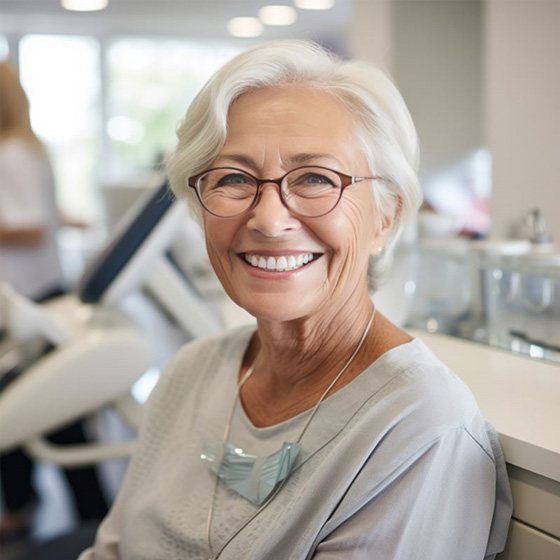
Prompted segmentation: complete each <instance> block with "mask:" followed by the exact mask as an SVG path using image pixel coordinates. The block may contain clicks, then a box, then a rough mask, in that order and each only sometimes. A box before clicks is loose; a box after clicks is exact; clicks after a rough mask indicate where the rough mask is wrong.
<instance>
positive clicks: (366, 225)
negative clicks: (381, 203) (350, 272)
mask: <svg viewBox="0 0 560 560" xmlns="http://www.w3.org/2000/svg"><path fill="white" fill-rule="evenodd" d="M342 210H343V212H342V213H340V214H338V215H337V216H336V221H335V223H333V232H337V234H338V235H337V236H338V238H339V239H340V243H339V245H338V250H339V251H340V252H341V253H342V255H341V256H342V257H344V260H347V261H348V264H349V265H354V266H360V265H365V264H367V262H368V260H369V255H370V254H371V253H372V250H373V248H374V247H375V246H376V245H377V244H378V243H379V236H380V234H381V220H380V217H379V215H378V214H377V212H376V210H375V204H374V202H373V200H372V199H371V198H365V197H359V198H358V197H356V198H349V199H348V200H347V201H346V204H345V206H344V207H343V208H342Z"/></svg>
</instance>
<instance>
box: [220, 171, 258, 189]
mask: <svg viewBox="0 0 560 560" xmlns="http://www.w3.org/2000/svg"><path fill="white" fill-rule="evenodd" d="M250 183H253V181H252V180H251V178H250V177H248V176H247V175H245V174H244V173H228V174H227V175H222V176H221V177H218V178H217V180H216V182H215V185H214V186H216V187H228V186H238V185H247V184H250Z"/></svg>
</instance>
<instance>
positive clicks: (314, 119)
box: [204, 86, 388, 321]
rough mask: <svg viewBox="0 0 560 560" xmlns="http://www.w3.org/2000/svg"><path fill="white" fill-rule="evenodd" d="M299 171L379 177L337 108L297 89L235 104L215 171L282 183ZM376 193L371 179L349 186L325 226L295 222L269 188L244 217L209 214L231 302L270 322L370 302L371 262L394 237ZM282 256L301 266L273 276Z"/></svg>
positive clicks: (318, 221) (258, 94)
mask: <svg viewBox="0 0 560 560" xmlns="http://www.w3.org/2000/svg"><path fill="white" fill-rule="evenodd" d="M302 165H319V166H324V167H329V168H331V169H334V170H336V171H341V172H343V173H346V174H348V175H354V176H369V175H371V174H372V173H371V170H370V169H368V165H367V162H366V160H365V157H364V156H363V155H362V151H361V149H360V147H359V145H358V141H357V139H356V135H355V133H354V125H353V123H352V120H351V115H350V114H349V112H348V111H347V110H346V108H345V107H344V106H343V105H342V104H341V103H340V102H339V101H338V100H336V99H335V98H334V97H332V96H330V95H329V94H327V93H323V92H319V91H316V90H313V89H311V88H305V87H295V86H294V87H282V88H269V89H262V90H258V91H255V92H251V93H247V94H244V95H242V96H241V97H240V98H239V99H237V100H236V101H235V102H234V104H233V105H232V107H231V109H230V112H229V117H228V136H227V139H226V143H225V145H224V147H223V149H222V151H221V152H220V154H219V155H218V157H217V158H216V160H215V161H214V162H213V164H212V167H220V166H225V167H227V166H230V167H231V166H232V167H236V168H241V169H243V170H246V171H248V172H249V173H251V174H253V175H255V176H256V177H260V178H277V177H280V176H282V175H284V174H285V173H286V172H288V171H290V170H291V169H294V168H296V167H298V166H302ZM372 188H375V184H373V185H372V181H371V180H367V181H363V182H359V183H356V184H354V185H351V186H349V187H347V188H346V189H345V190H344V192H343V195H342V198H341V200H340V202H339V203H338V206H336V208H335V209H334V210H333V211H332V212H330V213H329V214H327V215H325V216H322V217H319V218H301V217H297V216H295V215H293V214H292V213H291V212H290V211H289V210H288V209H287V208H286V207H285V206H284V205H283V204H282V202H281V200H280V196H279V193H278V189H277V187H276V185H274V184H271V183H267V184H265V185H263V187H262V191H261V192H262V195H261V198H260V200H259V202H258V204H257V206H256V207H254V208H253V209H252V210H250V211H249V212H248V213H246V214H244V215H241V216H236V217H234V218H218V217H216V216H213V215H211V214H209V213H207V212H205V213H204V230H205V235H206V245H207V248H208V254H209V256H210V260H211V262H212V265H213V267H214V269H215V271H216V273H217V275H218V277H219V279H220V281H221V283H222V284H223V286H224V288H225V290H226V292H227V293H228V295H229V296H230V297H231V298H232V299H233V300H234V301H235V302H236V303H237V304H238V305H240V306H241V307H243V308H244V309H246V310H247V311H248V312H249V313H251V314H252V315H254V316H255V317H257V318H258V319H267V320H273V321H288V320H293V319H299V318H305V317H310V316H312V315H314V314H316V313H320V312H321V310H325V309H327V308H328V309H330V312H331V313H332V312H336V310H338V309H342V306H344V305H345V304H351V303H352V302H354V303H361V302H360V299H359V298H364V297H367V263H368V257H369V255H370V253H375V252H377V251H378V249H379V248H380V247H381V246H382V245H383V242H384V237H385V235H386V233H387V229H388V227H383V224H382V220H381V217H380V215H379V212H378V210H377V208H376V205H375V203H374V199H373V195H372V191H371V189H372ZM310 256H312V260H310V262H307V264H304V262H305V261H307V259H308V258H309V257H310ZM271 257H272V259H271ZM281 257H284V259H286V260H285V262H286V263H288V264H289V265H294V263H295V266H296V268H294V269H291V270H284V271H281V272H277V271H276V270H270V268H271V267H272V268H273V267H274V265H275V264H278V265H279V264H280V263H279V262H278V259H280V258H281ZM275 260H276V261H275ZM248 261H250V262H248ZM280 262H282V263H284V261H280ZM265 263H266V264H265ZM255 265H256V266H255ZM263 265H264V267H263ZM276 268H282V266H277V267H276ZM354 298H358V299H354Z"/></svg>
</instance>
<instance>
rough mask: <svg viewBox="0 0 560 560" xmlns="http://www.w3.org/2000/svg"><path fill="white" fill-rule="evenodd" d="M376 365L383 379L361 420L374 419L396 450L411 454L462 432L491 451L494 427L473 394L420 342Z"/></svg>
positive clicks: (459, 435)
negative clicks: (375, 396) (488, 421)
mask: <svg viewBox="0 0 560 560" xmlns="http://www.w3.org/2000/svg"><path fill="white" fill-rule="evenodd" d="M378 367H379V369H381V370H383V373H384V375H386V376H387V381H386V383H385V384H384V386H383V387H382V389H381V391H380V394H379V395H377V398H375V399H374V401H373V402H372V406H370V407H368V410H367V412H366V414H365V415H364V417H363V419H362V420H363V421H364V422H365V423H366V424H368V423H370V422H371V423H376V424H377V425H378V427H379V429H380V430H381V432H382V434H383V437H385V436H386V441H385V443H388V444H390V445H391V447H394V448H395V449H397V448H398V449H399V454H401V455H403V454H407V453H409V454H410V455H414V454H416V453H418V452H419V450H421V449H422V448H426V447H429V446H430V445H433V444H435V443H437V442H439V441H441V440H442V439H444V438H445V439H449V438H450V437H453V434H456V435H457V437H463V436H464V435H465V434H467V435H468V436H469V437H472V438H473V440H474V441H475V442H476V443H477V445H478V446H480V448H481V450H483V451H485V452H486V453H487V454H488V455H489V456H490V455H492V453H493V452H492V441H491V440H492V434H493V430H492V429H491V428H489V426H488V423H487V422H486V420H485V419H484V417H483V416H482V413H481V411H480V409H479V407H478V404H477V402H476V399H475V398H474V395H473V394H472V392H471V391H470V389H469V388H468V387H467V386H466V385H465V384H464V383H463V381H461V379H459V377H458V376H457V375H456V374H455V373H454V372H453V371H452V370H451V369H450V368H449V367H448V366H446V365H445V364H444V363H443V362H442V361H441V360H439V358H437V357H436V356H435V355H434V354H433V353H432V352H431V351H430V350H429V349H428V348H427V347H426V346H425V344H424V343H423V342H422V341H421V340H419V339H414V340H412V341H411V342H409V343H407V344H403V345H401V346H399V347H396V348H394V349H393V350H390V351H389V352H387V353H386V354H384V355H383V356H382V357H381V358H380V359H379V364H378Z"/></svg>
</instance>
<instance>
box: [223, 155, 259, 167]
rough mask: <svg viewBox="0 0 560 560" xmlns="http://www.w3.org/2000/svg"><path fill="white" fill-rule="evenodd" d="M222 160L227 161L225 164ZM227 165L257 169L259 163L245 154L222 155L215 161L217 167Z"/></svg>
mask: <svg viewBox="0 0 560 560" xmlns="http://www.w3.org/2000/svg"><path fill="white" fill-rule="evenodd" d="M222 160H226V161H225V162H224V161H222ZM227 163H234V164H239V165H242V166H244V167H249V168H251V169H257V162H256V160H254V159H253V158H252V157H251V156H249V155H245V154H220V155H219V156H218V157H217V159H216V160H215V162H214V164H215V165H220V166H221V165H224V164H227Z"/></svg>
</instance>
